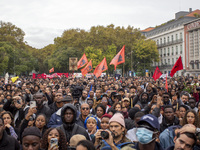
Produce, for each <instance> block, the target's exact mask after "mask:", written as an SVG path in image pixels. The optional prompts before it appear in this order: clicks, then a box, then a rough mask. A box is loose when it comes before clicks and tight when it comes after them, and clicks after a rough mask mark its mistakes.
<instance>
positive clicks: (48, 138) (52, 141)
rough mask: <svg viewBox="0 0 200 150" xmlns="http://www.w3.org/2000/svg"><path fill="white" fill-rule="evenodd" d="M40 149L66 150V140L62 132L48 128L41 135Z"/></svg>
mask: <svg viewBox="0 0 200 150" xmlns="http://www.w3.org/2000/svg"><path fill="white" fill-rule="evenodd" d="M41 148H42V149H44V150H66V149H67V146H66V138H65V135H64V133H63V131H62V130H60V129H57V128H49V129H48V130H46V132H45V133H44V135H43V138H42V144H41Z"/></svg>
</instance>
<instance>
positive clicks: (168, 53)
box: [167, 47, 170, 56]
mask: <svg viewBox="0 0 200 150" xmlns="http://www.w3.org/2000/svg"><path fill="white" fill-rule="evenodd" d="M167 55H168V56H169V55H170V49H169V47H168V52H167Z"/></svg>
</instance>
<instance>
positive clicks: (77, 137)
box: [69, 134, 86, 147]
mask: <svg viewBox="0 0 200 150" xmlns="http://www.w3.org/2000/svg"><path fill="white" fill-rule="evenodd" d="M81 140H86V138H85V136H83V135H81V134H76V135H73V136H72V137H71V139H70V142H69V143H70V147H76V145H77V144H78V142H79V141H81Z"/></svg>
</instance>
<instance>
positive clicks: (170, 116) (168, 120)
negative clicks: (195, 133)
mask: <svg viewBox="0 0 200 150" xmlns="http://www.w3.org/2000/svg"><path fill="white" fill-rule="evenodd" d="M174 125H179V120H178V118H177V117H176V116H175V115H174V109H173V107H172V106H171V105H166V106H165V107H164V115H163V120H162V124H161V125H160V132H162V131H164V130H165V129H166V128H168V127H170V126H174Z"/></svg>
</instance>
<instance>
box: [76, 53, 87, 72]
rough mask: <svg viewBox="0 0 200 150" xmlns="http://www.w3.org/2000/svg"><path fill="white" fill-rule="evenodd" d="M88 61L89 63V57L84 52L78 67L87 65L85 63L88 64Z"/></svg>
mask: <svg viewBox="0 0 200 150" xmlns="http://www.w3.org/2000/svg"><path fill="white" fill-rule="evenodd" d="M87 63H88V60H87V57H86V55H85V53H84V54H83V56H82V57H81V59H80V60H79V61H78V63H77V69H79V68H81V67H83V66H85V64H87Z"/></svg>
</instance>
